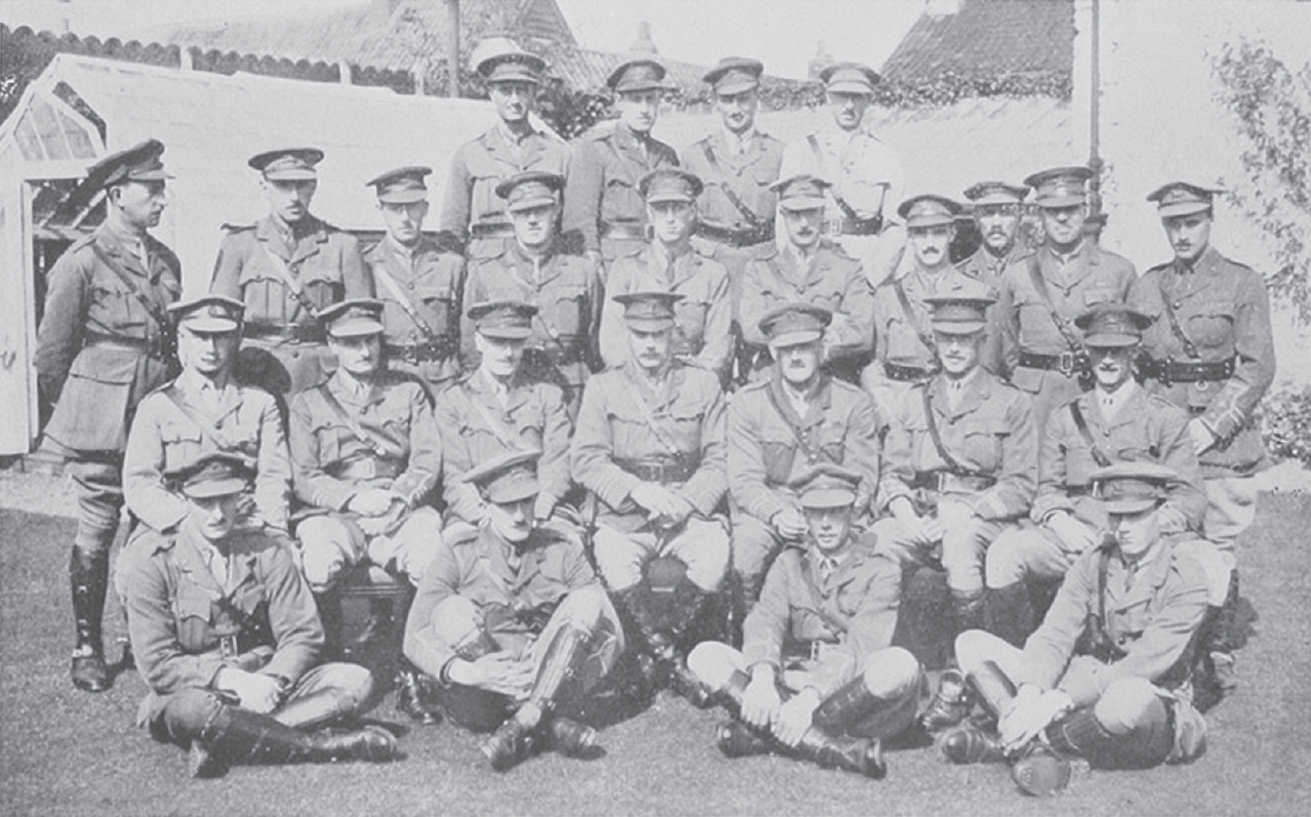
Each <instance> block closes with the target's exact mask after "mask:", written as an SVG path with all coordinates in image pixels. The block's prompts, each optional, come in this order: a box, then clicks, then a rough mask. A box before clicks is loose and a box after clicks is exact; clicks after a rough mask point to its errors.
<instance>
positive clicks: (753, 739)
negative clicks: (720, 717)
mask: <svg viewBox="0 0 1311 817" xmlns="http://www.w3.org/2000/svg"><path fill="white" fill-rule="evenodd" d="M715 745H716V746H718V747H719V751H721V752H723V753H724V757H749V756H751V755H767V754H769V753H770V752H771V751H772V750H773V748H774V744H773V743H772V742H771V741H770V739H769V738H767V737H765V736H763V735H761V734H759V733H758V732H756V731H755V730H754V729H752V728H751V727H750V726H747V725H746V724H745V723H743V722H742V721H739V720H726V721H721V722H720V724H719V725H718V726H716V727H715Z"/></svg>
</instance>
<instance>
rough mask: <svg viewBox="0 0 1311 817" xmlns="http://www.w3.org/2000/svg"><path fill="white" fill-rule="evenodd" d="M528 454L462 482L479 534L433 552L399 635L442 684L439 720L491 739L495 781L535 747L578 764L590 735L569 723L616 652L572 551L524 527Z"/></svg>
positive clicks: (555, 531) (529, 491)
mask: <svg viewBox="0 0 1311 817" xmlns="http://www.w3.org/2000/svg"><path fill="white" fill-rule="evenodd" d="M537 453H538V452H535V451H532V450H527V451H519V452H513V453H510V454H506V455H504V456H501V457H497V458H494V459H492V460H488V461H487V462H485V463H482V464H480V465H478V466H477V467H476V468H471V469H470V470H468V471H466V472H465V473H464V475H463V479H464V480H465V481H466V482H468V483H469V484H471V485H473V486H476V488H477V490H478V492H479V494H480V496H481V498H482V501H483V502H485V503H486V504H487V523H486V524H484V525H482V526H480V527H478V528H476V529H474V528H468V529H466V530H465V531H464V532H463V533H461V534H460V535H459V536H455V537H452V538H451V539H450V540H449V541H448V542H447V543H446V544H444V545H443V546H442V547H441V548H440V549H439V550H438V551H437V555H436V557H435V558H434V560H433V562H432V564H431V565H430V566H429V569H428V570H427V572H426V573H425V574H424V577H423V581H422V582H421V583H420V584H419V591H418V595H417V596H416V597H415V600H414V605H413V606H412V607H411V608H410V616H409V620H408V622H407V623H406V627H405V655H406V656H407V657H408V658H409V659H410V660H411V661H413V662H414V663H415V664H417V665H418V666H420V667H422V668H423V669H424V670H425V671H427V672H428V673H430V674H431V675H433V676H434V677H436V678H438V679H440V681H441V689H440V691H439V693H438V694H439V697H440V700H441V702H442V706H443V709H445V711H446V712H447V715H448V717H450V719H451V720H452V721H453V722H455V723H458V724H460V725H461V726H464V727H466V728H468V729H473V730H475V731H485V732H490V731H492V730H495V732H494V733H493V734H492V735H491V737H490V738H489V739H488V740H487V741H486V742H485V743H484V744H483V747H482V749H483V752H484V753H485V754H486V755H487V757H488V759H489V760H490V761H491V764H492V767H493V768H495V769H498V770H505V769H508V768H509V767H511V766H513V765H514V764H516V763H518V762H519V761H521V760H523V759H524V758H525V757H526V756H527V755H528V753H529V751H530V750H531V748H532V747H533V745H534V744H536V745H542V744H546V745H554V747H555V748H556V749H558V750H560V751H562V752H564V753H566V754H579V753H587V751H588V750H590V749H591V747H593V746H594V745H595V742H596V733H595V731H594V730H593V729H592V728H591V727H588V726H583V725H581V724H579V723H578V722H576V721H574V720H573V719H572V718H570V717H568V715H569V714H577V712H578V709H579V704H581V703H582V701H583V699H584V697H585V695H586V693H587V691H588V690H589V689H591V688H592V687H594V686H595V685H596V684H597V683H598V682H599V681H600V680H602V679H603V678H604V677H605V676H606V674H607V673H608V672H609V671H610V668H611V667H612V666H613V665H614V663H615V661H616V659H618V657H619V655H620V654H621V653H622V652H623V649H624V634H623V628H622V627H621V626H620V624H619V620H618V617H617V616H616V615H615V610H614V607H613V605H612V604H611V603H610V599H609V598H608V597H607V596H606V594H605V589H604V588H603V587H602V586H601V583H600V582H599V581H597V578H596V574H595V573H593V572H592V567H591V565H590V564H589V563H588V561H587V555H586V554H585V553H584V551H583V544H582V540H581V539H580V538H578V537H577V536H572V535H568V534H566V533H564V532H562V531H561V530H560V529H559V528H552V527H540V526H537V525H536V524H535V523H534V522H533V516H534V514H533V506H534V505H535V504H536V501H537V491H538V484H537V480H536V477H535V474H534V465H535V462H536V457H537Z"/></svg>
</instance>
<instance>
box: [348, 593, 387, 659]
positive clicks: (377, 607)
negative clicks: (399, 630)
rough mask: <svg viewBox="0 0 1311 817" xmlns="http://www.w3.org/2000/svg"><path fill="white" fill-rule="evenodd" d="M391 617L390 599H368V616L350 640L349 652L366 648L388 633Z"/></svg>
mask: <svg viewBox="0 0 1311 817" xmlns="http://www.w3.org/2000/svg"><path fill="white" fill-rule="evenodd" d="M392 619H393V616H392V602H391V599H370V600H369V618H368V620H367V621H365V622H364V627H363V628H361V629H360V634H359V635H357V636H356V637H355V640H354V641H353V642H351V652H358V651H361V650H366V649H368V648H369V647H370V646H371V645H373V644H374V643H375V642H376V641H378V640H379V639H381V638H385V637H387V636H388V635H390V633H391V632H392V627H393V620H392Z"/></svg>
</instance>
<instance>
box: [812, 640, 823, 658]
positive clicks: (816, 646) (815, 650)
mask: <svg viewBox="0 0 1311 817" xmlns="http://www.w3.org/2000/svg"><path fill="white" fill-rule="evenodd" d="M822 647H823V643H822V642H821V641H820V640H819V639H818V638H817V639H815V640H814V641H812V642H810V660H811V661H819V655H820V649H821V648H822Z"/></svg>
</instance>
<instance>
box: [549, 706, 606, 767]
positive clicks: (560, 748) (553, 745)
mask: <svg viewBox="0 0 1311 817" xmlns="http://www.w3.org/2000/svg"><path fill="white" fill-rule="evenodd" d="M550 720H551V722H550V725H549V728H548V729H547V740H546V748H550V749H554V750H555V751H557V752H559V753H560V754H562V755H564V756H565V757H585V756H586V755H588V754H590V753H591V752H592V750H594V749H595V748H596V742H597V734H596V730H595V729H593V728H592V727H590V726H588V725H587V724H584V723H579V722H578V721H576V720H574V719H573V718H566V717H563V716H561V715H553V716H552V717H551V719H550Z"/></svg>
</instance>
